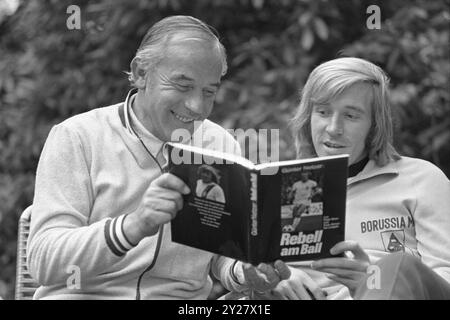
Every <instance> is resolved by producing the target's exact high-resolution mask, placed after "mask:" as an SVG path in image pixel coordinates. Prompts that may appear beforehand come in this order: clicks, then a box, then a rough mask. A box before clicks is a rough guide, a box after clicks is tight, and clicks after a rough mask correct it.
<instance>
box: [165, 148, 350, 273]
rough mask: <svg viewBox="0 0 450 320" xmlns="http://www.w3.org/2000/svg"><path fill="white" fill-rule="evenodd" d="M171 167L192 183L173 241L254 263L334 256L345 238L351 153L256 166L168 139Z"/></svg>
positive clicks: (173, 223) (175, 224)
mask: <svg viewBox="0 0 450 320" xmlns="http://www.w3.org/2000/svg"><path fill="white" fill-rule="evenodd" d="M168 150H169V153H168V154H169V163H168V171H169V172H170V173H172V174H174V175H176V176H178V177H179V178H181V179H182V180H183V181H184V182H185V183H186V184H187V185H188V186H189V187H190V189H191V193H190V194H189V195H186V196H184V206H183V209H182V210H181V211H179V212H178V213H177V216H176V217H175V218H174V219H173V220H172V221H171V232H172V241H174V242H177V243H180V244H184V245H188V246H191V247H195V248H198V249H202V250H206V251H209V252H213V253H217V254H220V255H224V256H227V257H231V258H235V259H239V260H242V261H245V262H250V263H252V264H254V265H257V264H258V263H260V262H271V261H274V260H276V259H281V260H284V261H304V260H315V259H319V258H324V257H329V256H331V255H330V253H329V250H330V248H331V247H332V246H333V245H335V244H336V243H337V242H339V241H343V240H344V238H345V203H346V190H347V163H348V156H347V155H340V156H333V157H322V158H314V159H302V160H290V161H282V162H275V163H267V164H260V165H255V164H253V163H251V162H250V161H248V160H247V159H245V158H241V157H236V156H233V155H230V154H224V153H220V152H214V151H210V150H205V149H199V148H195V147H190V146H185V145H180V144H169V149H168Z"/></svg>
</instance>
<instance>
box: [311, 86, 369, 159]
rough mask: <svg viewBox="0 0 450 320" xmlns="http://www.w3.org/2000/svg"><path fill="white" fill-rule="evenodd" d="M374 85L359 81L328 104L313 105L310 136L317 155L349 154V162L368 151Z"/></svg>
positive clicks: (362, 156)
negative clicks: (372, 88) (372, 86)
mask: <svg viewBox="0 0 450 320" xmlns="http://www.w3.org/2000/svg"><path fill="white" fill-rule="evenodd" d="M371 101H372V91H371V87H370V86H369V85H368V84H365V83H357V84H354V85H353V86H351V87H350V88H348V89H346V90H344V91H343V92H342V93H341V94H340V95H338V96H337V97H336V98H334V99H332V100H331V101H329V102H328V103H326V104H323V105H319V104H315V105H313V109H312V114H311V136H312V141H313V145H314V149H315V151H316V153H317V155H318V156H331V155H338V154H345V153H347V154H349V155H350V159H349V165H351V164H354V163H356V162H358V161H359V160H362V159H363V158H364V157H365V156H366V155H367V150H366V139H367V136H368V134H369V131H370V128H371V125H372V116H371Z"/></svg>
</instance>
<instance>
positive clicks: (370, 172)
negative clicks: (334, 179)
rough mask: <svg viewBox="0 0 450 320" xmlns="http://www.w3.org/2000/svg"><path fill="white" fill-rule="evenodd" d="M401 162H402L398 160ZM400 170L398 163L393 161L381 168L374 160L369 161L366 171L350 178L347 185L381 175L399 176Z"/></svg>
mask: <svg viewBox="0 0 450 320" xmlns="http://www.w3.org/2000/svg"><path fill="white" fill-rule="evenodd" d="M398 161H401V160H398ZM398 174H399V169H398V164H397V161H391V162H389V163H388V164H387V165H385V166H383V167H380V166H378V165H377V164H376V163H375V161H374V160H369V162H367V164H366V166H365V167H364V169H363V170H362V171H361V172H359V173H358V174H357V175H356V176H354V177H351V178H348V180H347V185H351V184H353V183H356V182H359V181H363V180H367V179H370V178H373V177H375V176H379V175H393V176H395V175H398Z"/></svg>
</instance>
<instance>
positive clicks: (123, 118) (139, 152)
mask: <svg viewBox="0 0 450 320" xmlns="http://www.w3.org/2000/svg"><path fill="white" fill-rule="evenodd" d="M137 92H138V89H136V88H133V89H131V90H130V91H129V92H128V94H127V97H126V98H125V101H124V102H123V103H121V104H120V105H119V108H118V113H119V118H120V122H121V123H122V126H123V128H124V129H125V134H126V135H127V136H128V137H129V138H130V140H129V139H125V140H124V142H125V144H126V146H127V148H128V150H129V151H130V152H131V153H132V154H133V157H134V159H135V160H136V162H137V163H138V164H139V166H140V167H141V168H149V167H152V166H154V165H155V163H154V162H155V161H157V160H156V154H151V155H149V154H148V152H149V151H155V150H153V149H154V148H149V151H147V150H146V148H145V147H144V146H143V145H142V144H143V142H142V141H140V139H139V137H138V136H137V135H136V132H135V131H134V130H133V128H132V127H131V119H130V114H129V112H128V108H129V107H130V106H129V103H130V101H131V97H132V96H133V95H134V94H135V93H137ZM158 149H159V147H158ZM156 153H157V152H156ZM159 165H161V164H159Z"/></svg>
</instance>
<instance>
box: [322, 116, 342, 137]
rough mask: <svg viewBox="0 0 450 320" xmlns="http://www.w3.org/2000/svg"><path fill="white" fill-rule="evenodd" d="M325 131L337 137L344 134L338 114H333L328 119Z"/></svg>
mask: <svg viewBox="0 0 450 320" xmlns="http://www.w3.org/2000/svg"><path fill="white" fill-rule="evenodd" d="M326 131H327V133H328V134H329V135H331V136H338V135H342V134H343V133H344V124H343V123H342V119H341V117H340V116H339V115H338V114H335V115H333V116H332V117H331V118H330V121H329V122H328V125H327V128H326Z"/></svg>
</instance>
